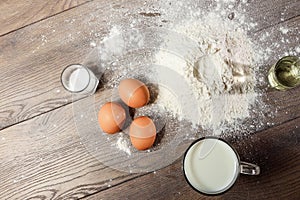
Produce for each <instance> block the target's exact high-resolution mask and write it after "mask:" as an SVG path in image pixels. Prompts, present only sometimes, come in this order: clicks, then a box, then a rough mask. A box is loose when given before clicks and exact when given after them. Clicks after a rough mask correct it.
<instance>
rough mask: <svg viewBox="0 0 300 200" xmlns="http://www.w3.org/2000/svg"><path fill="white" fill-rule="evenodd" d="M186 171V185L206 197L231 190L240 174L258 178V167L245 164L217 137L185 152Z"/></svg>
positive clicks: (192, 145)
mask: <svg viewBox="0 0 300 200" xmlns="http://www.w3.org/2000/svg"><path fill="white" fill-rule="evenodd" d="M183 172H184V176H185V178H186V180H187V182H188V183H189V184H190V186H191V187H192V188H193V189H195V190H196V191H198V192H200V193H202V194H205V195H218V194H222V193H224V192H226V191H227V190H229V189H230V188H231V187H232V186H233V184H234V183H235V181H236V179H237V177H238V176H239V174H240V173H241V174H247V175H258V174H259V173H260V168H259V167H258V166H257V165H254V164H251V163H246V162H242V161H241V160H240V158H239V155H238V154H237V152H236V151H235V149H234V148H233V147H232V146H230V145H229V144H228V143H227V142H226V141H225V140H223V139H220V138H217V137H203V138H200V139H198V140H196V141H194V142H193V143H192V144H191V145H190V147H189V148H188V149H187V150H186V152H185V155H184V159H183Z"/></svg>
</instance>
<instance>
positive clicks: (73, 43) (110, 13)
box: [0, 0, 299, 129]
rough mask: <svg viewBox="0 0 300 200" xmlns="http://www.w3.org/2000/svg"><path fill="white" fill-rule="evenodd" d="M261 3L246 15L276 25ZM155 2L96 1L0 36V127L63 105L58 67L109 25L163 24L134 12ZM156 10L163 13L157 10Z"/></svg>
mask: <svg viewBox="0 0 300 200" xmlns="http://www.w3.org/2000/svg"><path fill="white" fill-rule="evenodd" d="M4 2H6V3H7V1H4ZM72 2H73V1H72ZM264 2H265V1H259V2H255V3H251V4H250V5H251V6H248V9H249V12H252V14H251V15H252V16H253V17H255V19H256V17H257V20H258V19H260V18H259V17H260V16H262V15H264V13H268V15H270V16H273V17H267V18H266V19H265V20H264V21H263V22H264V23H260V22H259V23H258V25H257V27H256V30H261V29H263V28H264V27H266V26H268V25H269V24H276V23H280V22H281V18H280V16H278V15H276V13H278V12H280V11H281V9H282V8H281V7H280V6H278V7H276V6H275V7H271V6H268V7H261V6H260V4H261V3H264ZM276 2H277V3H278V5H282V4H283V2H282V1H279V0H277V1H276ZM156 3H157V2H155V3H153V2H152V1H147V2H146V3H145V5H144V3H142V2H139V3H136V2H134V1H127V2H126V3H123V4H122V1H118V0H116V1H113V2H107V1H103V0H98V1H95V2H93V3H88V4H86V5H82V6H80V7H78V8H74V9H72V10H70V11H66V12H63V13H61V14H60V15H57V16H54V17H52V18H50V19H47V20H43V21H41V22H39V23H36V24H33V25H31V26H29V27H26V28H23V29H21V30H18V31H16V32H14V33H11V34H9V35H6V36H3V37H1V38H0V70H1V74H0V80H5V81H4V82H3V83H2V84H1V89H0V90H1V93H0V99H1V104H0V129H2V128H5V127H7V126H10V125H13V124H16V123H19V122H22V121H24V120H27V119H30V118H32V117H34V116H37V115H40V114H42V113H44V112H48V111H51V110H53V109H55V108H59V107H61V106H63V105H65V104H67V103H69V102H70V100H71V96H70V94H69V93H67V92H65V91H64V90H63V88H62V87H61V84H60V80H59V77H60V73H61V71H62V69H63V68H64V67H65V66H66V65H68V64H71V63H81V62H83V61H84V59H85V58H86V56H87V54H88V53H89V52H90V51H91V50H92V47H90V43H91V42H92V41H93V42H96V43H97V42H99V40H101V38H102V37H103V36H104V35H106V34H107V33H108V31H109V29H110V28H111V26H112V25H122V26H123V27H130V24H131V22H132V21H136V19H137V18H139V19H141V21H140V22H139V23H140V25H137V27H148V26H157V25H159V24H161V25H163V27H164V26H167V24H165V23H161V21H162V20H163V19H165V18H167V16H164V15H163V14H162V15H160V16H159V15H158V16H155V19H157V20H154V17H149V16H144V15H142V14H139V13H143V12H142V11H143V10H147V8H149V7H154V8H155V9H154V8H153V9H154V10H160V8H159V6H158V5H157V4H156ZM284 4H285V5H286V6H288V7H291V12H286V13H285V17H286V18H288V19H289V18H293V17H295V15H297V14H298V13H297V12H296V13H295V12H294V10H293V9H294V8H297V5H299V2H298V1H295V0H290V1H288V2H284ZM275 5H277V4H275ZM195 6H198V7H199V8H201V9H203V7H205V6H206V7H207V6H209V4H208V2H206V3H205V2H204V1H200V2H199V4H198V5H195ZM156 7H157V9H156ZM161 11H162V13H163V12H164V10H163V9H161ZM289 11H290V10H289ZM124 16H126V17H124ZM171 20H172V19H171ZM171 22H172V21H171ZM137 23H138V22H137ZM291 26H294V27H297V21H295V22H294V23H291ZM294 33H295V34H298V31H297V30H294ZM273 38H276V37H273V36H271V38H269V39H268V41H272V39H273ZM293 45H294V46H296V43H295V44H283V45H280V47H279V48H277V50H278V51H283V50H284V49H286V48H289V47H291V46H293ZM272 62H274V60H271V59H270V60H269V61H266V64H271V63H272Z"/></svg>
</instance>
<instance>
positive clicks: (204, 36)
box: [100, 11, 260, 135]
mask: <svg viewBox="0 0 300 200" xmlns="http://www.w3.org/2000/svg"><path fill="white" fill-rule="evenodd" d="M253 26H255V25H253ZM161 30H163V31H162V32H163V33H162V34H161V37H162V40H161V42H160V43H158V44H157V46H155V48H152V50H153V52H154V55H151V56H152V57H153V58H151V59H149V60H151V62H150V61H149V62H148V61H147V62H145V63H144V64H143V63H142V64H141V63H140V62H144V61H142V60H139V59H138V57H136V58H134V59H135V60H132V61H131V60H130V59H132V58H128V57H127V56H126V55H131V56H132V54H134V52H141V51H139V49H141V50H143V49H146V48H150V47H149V46H147V42H149V40H152V39H153V38H149V37H148V38H147V37H146V36H145V35H147V34H143V33H142V32H143V29H134V28H131V29H130V31H131V33H130V34H129V35H128V34H127V36H124V35H122V34H123V32H124V29H123V28H121V27H118V26H113V27H112V28H111V32H110V34H108V36H107V37H105V38H104V39H103V40H102V42H101V44H102V45H103V47H102V49H100V50H101V52H100V55H101V58H102V60H103V61H106V60H109V59H112V58H116V59H115V60H116V62H115V61H112V63H113V64H112V65H110V66H109V70H111V71H114V72H116V73H117V75H116V76H115V77H114V78H113V80H111V79H110V83H109V84H110V85H111V86H112V87H114V86H116V85H117V84H118V82H119V81H120V79H122V78H124V77H126V76H128V75H129V76H131V72H133V71H135V72H137V73H142V74H143V75H142V76H144V75H145V76H147V79H148V81H150V82H151V81H152V82H154V83H158V91H159V92H158V96H157V100H156V101H155V102H154V103H153V104H156V106H157V105H158V106H159V107H160V108H161V109H162V110H164V111H165V112H167V113H168V115H170V117H172V118H176V119H179V120H181V121H182V120H184V121H187V122H189V123H190V124H191V125H192V127H194V128H197V127H199V126H200V127H202V128H203V129H205V130H210V133H212V134H214V135H220V134H222V133H226V132H227V131H232V130H235V131H239V129H245V127H239V126H240V124H243V122H244V121H245V120H247V119H249V118H250V117H251V110H252V108H253V106H254V104H255V103H257V101H258V98H259V95H258V93H257V92H256V90H255V86H256V84H257V81H256V74H255V72H258V70H257V69H256V68H255V67H256V64H257V62H258V60H257V59H258V58H260V57H259V56H258V55H256V54H255V52H256V50H254V48H253V45H252V42H251V39H250V38H249V37H248V36H247V29H245V28H243V26H241V24H240V22H239V20H236V21H235V22H233V21H231V20H230V19H228V18H227V17H226V18H225V19H224V16H223V15H218V11H214V12H207V13H206V14H205V15H203V16H201V17H198V16H197V17H195V18H187V19H184V18H181V20H180V21H179V22H177V23H170V25H169V27H168V28H167V29H165V30H164V29H163V28H162V29H161ZM150 32H151V31H150ZM118 35H119V36H118ZM120 35H122V36H120ZM125 35H126V34H125ZM154 35H155V34H154ZM156 41H160V40H156ZM145 45H146V46H145ZM132 47H134V48H135V49H134V50H135V51H132V52H131V49H132ZM150 49H151V48H150ZM128 52H131V53H129V54H128ZM126 59H128V60H129V61H126ZM121 60H124V62H121ZM125 61H126V62H125ZM143 65H144V66H147V67H145V68H144V69H143ZM133 66H139V67H142V68H140V70H134V67H133ZM149 66H150V67H149ZM148 68H149V69H148ZM147 70H149V71H147ZM121 71H122V72H121ZM150 106H151V105H150ZM252 117H253V116H252ZM247 126H249V124H248V125H247ZM246 129H247V128H246Z"/></svg>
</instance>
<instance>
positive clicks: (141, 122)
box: [129, 116, 156, 150]
mask: <svg viewBox="0 0 300 200" xmlns="http://www.w3.org/2000/svg"><path fill="white" fill-rule="evenodd" d="M129 136H130V141H131V143H132V145H133V146H134V147H135V148H136V149H138V150H146V149H149V148H150V147H152V145H153V143H154V141H155V138H156V128H155V125H154V123H153V121H152V120H151V119H150V118H149V117H145V116H142V117H138V118H136V119H134V120H133V122H132V124H131V125H130V129H129Z"/></svg>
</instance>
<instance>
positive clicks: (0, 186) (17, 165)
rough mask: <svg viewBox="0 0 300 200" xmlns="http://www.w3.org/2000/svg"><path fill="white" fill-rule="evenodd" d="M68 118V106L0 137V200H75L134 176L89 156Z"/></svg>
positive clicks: (69, 109) (8, 131) (5, 131)
mask: <svg viewBox="0 0 300 200" xmlns="http://www.w3.org/2000/svg"><path fill="white" fill-rule="evenodd" d="M108 94H110V93H107V95H108ZM102 95H103V96H102V97H105V96H107V95H106V94H105V93H102ZM78 103H79V102H78ZM72 116H73V109H72V105H67V106H64V107H63V108H61V109H58V110H55V111H52V112H50V113H48V114H45V115H42V116H39V117H36V118H34V119H31V120H28V121H26V122H24V123H21V124H18V125H15V126H12V127H9V128H7V129H5V130H3V131H1V137H0V160H1V162H0V168H1V171H0V177H1V182H0V199H78V198H80V197H84V196H87V195H91V194H93V193H95V192H98V191H101V190H105V189H106V188H108V187H110V186H112V185H115V184H119V183H121V182H123V181H124V180H128V179H131V178H133V177H135V176H138V174H128V173H124V172H119V171H116V170H113V169H111V168H109V167H107V166H104V165H102V164H101V163H100V162H99V161H98V160H96V159H95V158H94V157H93V156H92V155H90V154H89V153H88V152H87V150H86V149H85V148H84V146H83V144H82V143H81V141H80V139H79V136H78V134H77V129H76V123H75V122H74V120H73V118H72ZM104 156H105V155H104ZM107 158H109V155H107Z"/></svg>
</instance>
